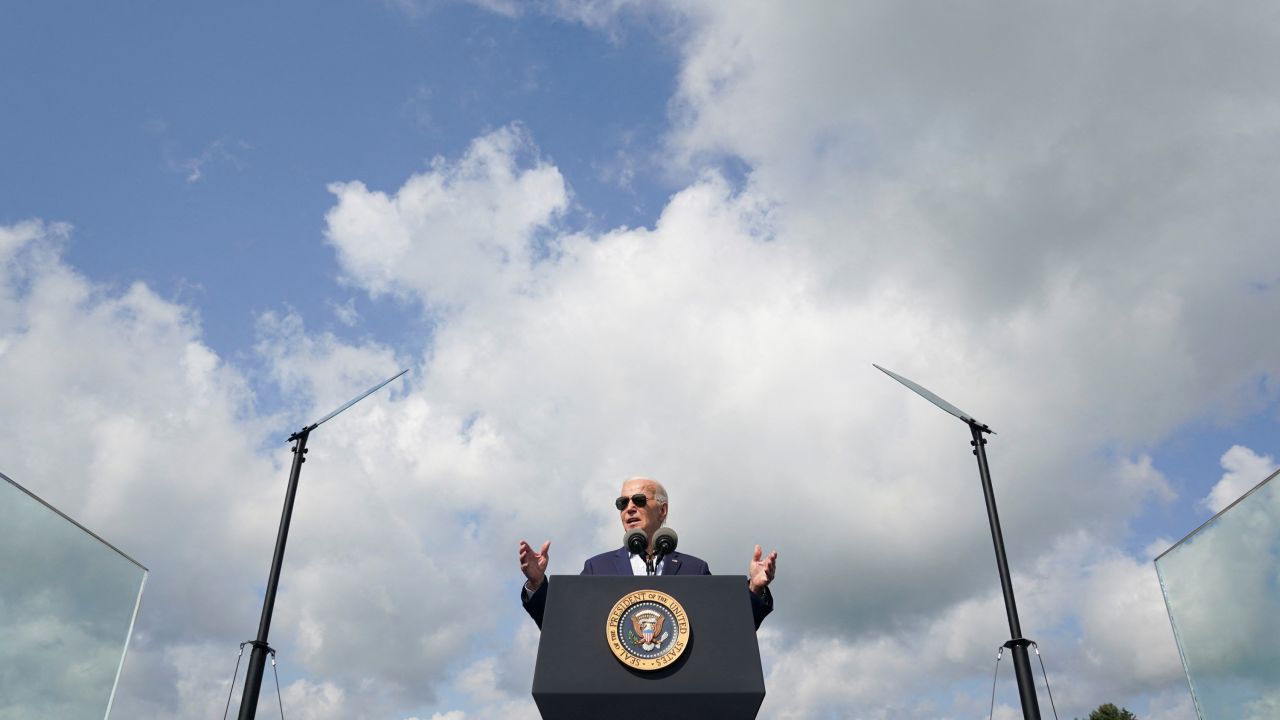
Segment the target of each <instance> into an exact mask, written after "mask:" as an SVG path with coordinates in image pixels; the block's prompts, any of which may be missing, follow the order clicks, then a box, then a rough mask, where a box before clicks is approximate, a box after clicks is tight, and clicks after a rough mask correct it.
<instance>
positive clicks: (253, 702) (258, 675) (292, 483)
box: [239, 425, 315, 720]
mask: <svg viewBox="0 0 1280 720" xmlns="http://www.w3.org/2000/svg"><path fill="white" fill-rule="evenodd" d="M313 429H315V425H312V426H310V427H306V428H303V429H302V430H300V431H298V432H297V433H295V434H294V435H293V437H291V438H289V439H290V440H293V441H294V445H293V467H292V468H291V469H290V470H289V489H288V490H287V491H286V492H285V496H284V511H283V512H282V513H281V514H280V531H279V532H278V533H277V534H276V551H275V555H274V556H272V558H271V573H270V575H268V576H267V594H266V597H264V598H263V599H262V619H261V620H259V621H258V637H257V639H256V640H254V641H253V642H251V643H250V645H253V653H252V654H250V655H249V668H248V671H247V673H246V675H245V677H244V694H243V695H242V696H241V697H240V716H239V720H254V717H255V716H256V715H257V713H258V693H260V692H261V691H262V676H263V674H264V673H265V672H266V667H267V654H268V653H270V652H271V647H270V646H269V645H267V633H268V632H269V631H270V630H271V613H272V612H273V611H274V610H275V606H276V588H277V587H279V585H280V566H281V565H282V564H284V546H285V543H286V542H288V540H289V521H290V520H291V519H292V518H293V499H294V497H295V496H297V494H298V477H299V476H300V475H301V474H302V463H304V462H306V458H305V457H304V456H305V455H306V454H307V436H308V435H310V434H311V431H312V430H313Z"/></svg>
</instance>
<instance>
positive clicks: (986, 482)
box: [969, 420, 1040, 720]
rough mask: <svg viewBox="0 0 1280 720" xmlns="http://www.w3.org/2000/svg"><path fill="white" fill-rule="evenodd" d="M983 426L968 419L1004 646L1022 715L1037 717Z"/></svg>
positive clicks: (1034, 719)
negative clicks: (1004, 623)
mask: <svg viewBox="0 0 1280 720" xmlns="http://www.w3.org/2000/svg"><path fill="white" fill-rule="evenodd" d="M984 430H986V427H985V426H982V425H979V424H978V423H977V422H974V421H972V420H970V421H969V431H970V432H971V433H972V434H973V441H972V442H970V443H969V444H970V445H973V454H974V455H976V456H977V457H978V474H979V475H981V476H982V495H983V497H985V498H986V501H987V520H988V521H989V522H990V523H991V542H992V543H993V544H994V545H995V548H996V567H997V569H998V570H999V571H1000V590H1001V591H1002V592H1003V593H1004V611H1005V614H1006V615H1008V616H1009V634H1010V635H1011V636H1012V639H1011V640H1009V642H1007V643H1005V644H1004V646H1005V647H1007V648H1009V650H1010V652H1011V654H1012V655H1013V672H1014V675H1015V676H1016V677H1017V680H1018V698H1019V699H1020V700H1021V701H1022V716H1023V717H1024V718H1026V720H1040V703H1039V701H1038V700H1037V698H1036V681H1035V678H1034V677H1033V676H1032V674H1031V656H1030V655H1028V654H1027V645H1029V644H1030V642H1031V641H1030V640H1027V639H1026V638H1024V637H1022V624H1021V623H1020V622H1018V602H1017V601H1016V600H1014V598H1013V578H1012V577H1011V576H1010V574H1009V559H1008V558H1007V557H1006V556H1005V553H1004V534H1003V533H1001V532H1000V513H999V512H997V511H996V494H995V491H994V490H993V489H992V488H991V470H990V468H988V467H987V439H986V438H984V437H983V436H982V433H983V432H984Z"/></svg>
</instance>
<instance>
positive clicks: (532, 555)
mask: <svg viewBox="0 0 1280 720" xmlns="http://www.w3.org/2000/svg"><path fill="white" fill-rule="evenodd" d="M550 549H551V541H550V540H548V541H546V542H544V543H542V550H541V552H534V550H533V547H532V546H530V545H529V543H527V542H525V541H524V540H521V541H520V572H522V573H524V576H525V577H526V578H528V580H529V582H528V583H527V584H526V585H525V587H527V588H529V592H531V593H532V592H537V591H538V588H540V587H542V583H543V581H544V580H546V579H547V558H548V557H549V556H550V554H549V552H548V551H549V550H550ZM759 549H760V548H759V547H757V548H756V550H757V551H758V550H759Z"/></svg>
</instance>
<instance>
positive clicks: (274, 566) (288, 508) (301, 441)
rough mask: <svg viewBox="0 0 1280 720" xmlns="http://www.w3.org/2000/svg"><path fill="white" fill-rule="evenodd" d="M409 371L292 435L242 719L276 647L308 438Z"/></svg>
mask: <svg viewBox="0 0 1280 720" xmlns="http://www.w3.org/2000/svg"><path fill="white" fill-rule="evenodd" d="M407 372H409V371H408V370H402V371H400V372H399V373H397V374H396V375H393V376H392V377H389V378H387V379H386V380H383V381H382V382H380V383H378V384H377V385H374V386H373V387H371V388H369V389H368V390H366V391H365V392H364V393H363V394H361V395H358V396H356V397H355V398H352V399H351V400H350V401H349V402H347V403H346V404H345V405H343V406H342V407H340V408H338V409H337V410H334V411H333V412H331V413H329V414H328V415H325V416H324V417H323V418H321V419H320V420H317V421H316V422H314V423H312V424H311V425H308V426H307V427H304V428H302V429H301V430H299V431H298V432H296V433H294V434H292V435H290V436H289V440H288V442H291V443H293V466H292V467H291V468H290V469H289V488H288V489H287V490H286V491H285V496H284V510H283V511H282V512H281V513H280V529H279V531H277V533H276V549H275V552H274V553H273V554H272V556H271V572H270V573H268V575H267V592H266V595H265V596H264V597H263V598H262V617H261V618H260V619H259V620H258V636H257V638H255V639H254V640H251V641H250V642H249V644H250V645H252V646H253V652H252V653H250V654H249V667H248V668H246V669H245V676H244V694H243V695H241V696H240V714H239V720H254V718H255V717H256V716H257V713H258V695H259V694H260V693H261V692H262V676H263V674H264V673H265V672H266V666H267V655H268V654H270V653H273V652H274V650H272V649H271V646H270V645H268V644H267V633H268V632H269V631H270V630H271V615H272V613H273V612H274V611H275V606H276V589H277V588H278V587H279V586H280V568H281V566H282V565H283V564H284V546H285V543H286V542H288V541H289V522H290V521H291V520H292V518H293V500H294V498H295V497H296V496H297V494H298V478H299V477H300V476H301V475H302V463H304V462H306V458H305V455H306V454H307V438H308V437H309V436H310V435H311V431H312V430H315V429H316V428H318V427H320V426H321V425H323V424H324V423H326V422H328V421H329V420H331V419H333V417H334V416H335V415H337V414H338V413H340V412H342V411H343V410H346V409H347V408H349V407H351V406H352V405H355V404H356V403H358V402H360V401H361V400H363V399H365V398H366V397H368V396H370V395H372V394H373V393H374V392H376V391H378V390H379V389H381V388H382V386H383V385H386V384H387V383H389V382H391V381H392V380H395V379H396V378H398V377H400V376H401V375H404V374H405V373H407Z"/></svg>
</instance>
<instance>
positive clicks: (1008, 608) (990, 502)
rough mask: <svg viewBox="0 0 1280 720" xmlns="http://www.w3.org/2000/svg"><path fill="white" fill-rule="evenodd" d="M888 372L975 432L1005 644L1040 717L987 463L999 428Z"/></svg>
mask: <svg viewBox="0 0 1280 720" xmlns="http://www.w3.org/2000/svg"><path fill="white" fill-rule="evenodd" d="M872 366H873V367H875V368H876V369H877V370H879V371H880V372H883V373H884V374H885V375H888V376H889V377H891V378H893V379H894V380H897V381H898V382H900V383H902V384H903V385H905V386H906V387H907V388H909V389H910V390H911V391H912V392H914V393H915V394H917V395H919V396H920V397H922V398H924V399H925V400H928V401H929V402H931V403H933V404H934V406H936V407H937V408H938V409H939V410H942V411H943V412H945V413H947V414H949V415H952V416H954V417H956V418H959V419H960V420H962V421H964V423H965V424H966V425H968V426H969V432H970V433H971V434H972V435H973V442H971V443H970V444H971V445H973V454H974V455H976V456H977V458H978V473H979V474H980V475H981V476H982V495H983V497H985V498H986V501H987V521H988V522H990V523H991V541H992V543H994V544H995V546H996V567H997V569H998V570H999V571H1000V590H1001V591H1002V592H1003V593H1004V611H1005V614H1006V615H1008V616H1009V634H1010V635H1012V636H1013V638H1012V639H1011V640H1009V642H1007V643H1005V644H1004V646H1005V647H1007V648H1009V650H1010V651H1011V652H1010V654H1011V655H1013V669H1014V673H1015V674H1016V675H1017V678H1018V697H1019V698H1020V699H1021V700H1022V717H1023V718H1024V720H1040V703H1039V702H1038V701H1037V700H1036V683H1035V678H1034V677H1032V675H1031V658H1030V657H1029V656H1028V655H1027V646H1028V645H1030V644H1031V641H1030V640H1028V639H1026V638H1024V637H1022V624H1021V623H1019V622H1018V603H1017V602H1016V601H1014V599H1013V580H1012V579H1011V577H1010V576H1009V559H1008V558H1006V557H1005V554H1004V535H1003V534H1002V533H1001V532H1000V514H999V513H998V512H996V494H995V491H994V490H992V489H991V470H990V468H988V467H987V440H986V438H984V437H983V436H982V434H983V433H990V434H992V435H994V434H995V431H994V430H992V429H991V428H989V427H987V426H986V425H985V424H983V423H980V422H978V421H977V420H975V419H974V417H973V416H972V415H970V414H969V413H967V412H965V411H963V410H961V409H960V408H958V407H956V406H955V405H952V404H951V403H949V402H947V401H946V400H943V399H942V398H940V397H938V396H937V395H934V394H933V393H932V392H930V391H929V390H928V389H926V388H925V387H923V386H921V385H918V384H916V383H915V382H913V381H911V380H908V379H907V378H905V377H902V376H901V375H899V374H897V373H895V372H893V371H892V370H886V369H884V368H882V367H880V366H879V365H874V364H873V365H872Z"/></svg>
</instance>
